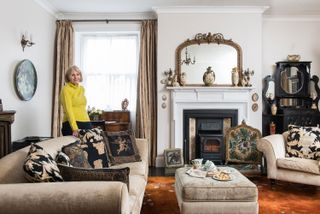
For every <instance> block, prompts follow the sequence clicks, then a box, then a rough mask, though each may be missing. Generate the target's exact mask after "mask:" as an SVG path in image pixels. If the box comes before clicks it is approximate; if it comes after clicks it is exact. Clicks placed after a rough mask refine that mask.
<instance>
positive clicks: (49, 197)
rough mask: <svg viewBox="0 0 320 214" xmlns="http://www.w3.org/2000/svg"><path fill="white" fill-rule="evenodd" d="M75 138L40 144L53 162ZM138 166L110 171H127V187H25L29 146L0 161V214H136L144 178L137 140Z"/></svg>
mask: <svg viewBox="0 0 320 214" xmlns="http://www.w3.org/2000/svg"><path fill="white" fill-rule="evenodd" d="M74 141H75V138H73V137H71V136H68V137H60V138H54V139H50V140H47V141H43V142H40V143H39V145H40V146H42V147H43V148H44V149H45V150H46V151H47V152H48V153H49V154H51V155H52V156H53V157H54V158H55V156H56V154H57V151H58V150H59V149H60V148H61V147H62V146H63V145H67V144H69V143H72V142H74ZM136 142H137V146H138V149H139V153H140V156H141V159H142V161H141V162H134V163H127V164H121V165H118V166H113V167H111V168H122V167H126V166H128V167H130V175H129V186H130V190H129V191H128V189H127V185H126V184H124V183H122V182H111V181H83V182H57V183H29V182H28V181H27V180H26V179H25V178H24V171H23V169H22V165H23V162H24V159H25V157H26V155H27V152H28V150H29V146H28V147H26V148H23V149H20V150H18V151H16V152H13V153H11V154H9V155H7V156H5V157H3V158H2V159H0V210H1V211H0V213H6V214H10V213H14V214H19V213H24V214H27V213H32V214H37V213H39V214H40V213H41V214H44V213H45V214H50V213H68V214H69V213H75V214H79V213H90V214H95V213H104V214H106V213H140V210H141V206H142V201H143V196H144V191H145V186H146V184H147V178H148V144H147V141H146V140H144V139H137V140H136Z"/></svg>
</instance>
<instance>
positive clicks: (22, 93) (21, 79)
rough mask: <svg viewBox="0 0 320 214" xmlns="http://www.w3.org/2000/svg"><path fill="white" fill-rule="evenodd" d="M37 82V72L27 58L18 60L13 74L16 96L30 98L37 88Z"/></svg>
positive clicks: (24, 98) (23, 98) (25, 99)
mask: <svg viewBox="0 0 320 214" xmlns="http://www.w3.org/2000/svg"><path fill="white" fill-rule="evenodd" d="M37 82H38V79H37V72H36V69H35V67H34V65H33V63H32V62H31V61H30V60H28V59H24V60H22V61H21V62H19V63H18V65H17V67H16V70H15V75H14V85H15V90H16V92H17V95H18V97H19V98H20V99H21V100H24V101H28V100H30V99H31V98H32V97H33V95H34V94H35V92H36V90H37Z"/></svg>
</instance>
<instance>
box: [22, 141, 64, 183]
mask: <svg viewBox="0 0 320 214" xmlns="http://www.w3.org/2000/svg"><path fill="white" fill-rule="evenodd" d="M23 170H24V171H25V172H26V173H25V177H26V179H27V180H28V181H31V182H55V181H63V178H62V176H61V175H60V171H59V168H58V167H57V163H56V162H55V161H54V160H53V158H52V157H51V155H50V154H48V153H47V152H46V151H45V150H44V149H43V148H42V147H41V146H39V145H37V144H35V143H32V144H31V146H30V150H29V152H28V155H27V157H26V160H25V162H24V164H23Z"/></svg>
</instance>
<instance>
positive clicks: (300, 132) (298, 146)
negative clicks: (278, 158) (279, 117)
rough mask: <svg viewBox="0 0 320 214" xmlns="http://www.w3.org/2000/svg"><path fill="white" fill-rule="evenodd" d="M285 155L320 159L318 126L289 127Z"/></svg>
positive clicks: (319, 131)
mask: <svg viewBox="0 0 320 214" xmlns="http://www.w3.org/2000/svg"><path fill="white" fill-rule="evenodd" d="M286 157H298V158H307V159H313V160H320V128H318V127H297V126H296V127H291V128H289V133H288V137H287V141H286Z"/></svg>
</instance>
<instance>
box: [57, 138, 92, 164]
mask: <svg viewBox="0 0 320 214" xmlns="http://www.w3.org/2000/svg"><path fill="white" fill-rule="evenodd" d="M61 152H62V153H64V154H66V155H67V156H68V158H69V164H66V163H64V162H68V160H64V161H63V159H64V158H63V157H59V154H60V153H58V155H57V157H56V160H57V158H60V160H59V161H58V160H57V162H58V163H64V164H65V165H70V166H74V167H83V168H92V167H91V165H90V164H89V162H88V156H87V154H86V153H85V152H84V151H83V150H82V148H81V147H80V141H75V142H73V143H70V144H68V145H66V146H63V147H62V148H61ZM61 155H63V154H61Z"/></svg>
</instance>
